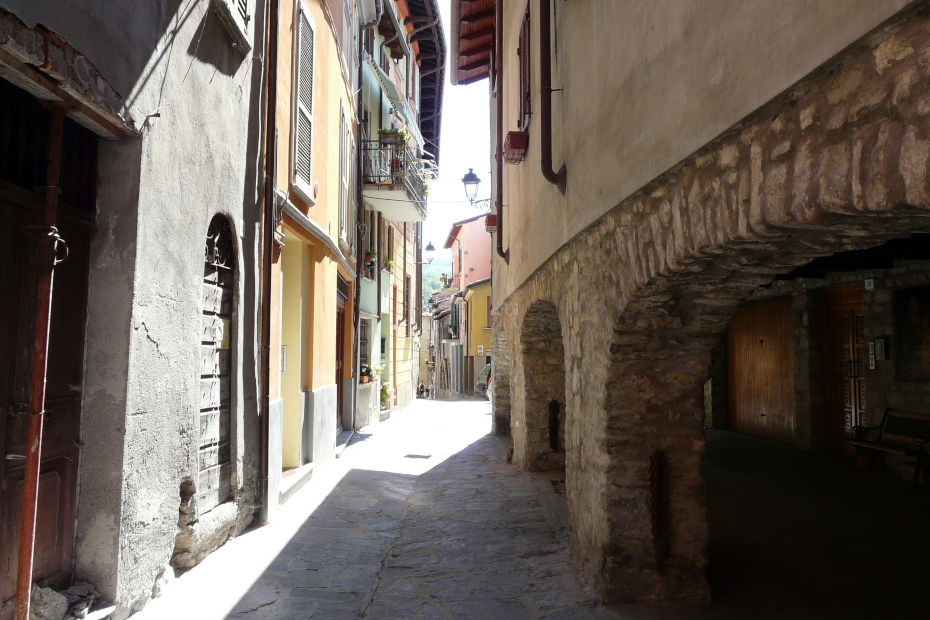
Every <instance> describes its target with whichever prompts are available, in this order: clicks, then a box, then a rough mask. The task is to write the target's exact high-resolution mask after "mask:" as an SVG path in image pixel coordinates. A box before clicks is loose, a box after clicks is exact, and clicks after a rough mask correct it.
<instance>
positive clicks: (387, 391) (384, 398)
mask: <svg viewBox="0 0 930 620" xmlns="http://www.w3.org/2000/svg"><path fill="white" fill-rule="evenodd" d="M393 398H394V390H393V389H391V384H390V383H383V384H381V408H382V409H384V408H386V407H387V406H388V403H389V402H390V401H391V400H393Z"/></svg>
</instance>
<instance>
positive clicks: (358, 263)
mask: <svg viewBox="0 0 930 620" xmlns="http://www.w3.org/2000/svg"><path fill="white" fill-rule="evenodd" d="M375 6H377V9H375V17H374V19H372V20H371V21H370V22H368V23H367V24H363V25H362V27H361V30H360V31H359V33H360V34H359V37H358V49H357V50H356V53H357V54H358V96H357V98H358V102H357V104H356V106H355V114H356V119H355V121H356V122H355V126H356V128H357V131H356V135H357V136H358V139H357V143H358V157H357V158H356V159H357V161H356V165H357V169H356V171H355V180H356V184H355V185H356V187H355V194H356V200H357V201H358V202H357V204H356V206H355V220H356V221H355V229H356V240H357V241H356V246H355V247H356V248H358V249H357V250H356V259H355V312H354V315H353V317H352V319H353V321H354V322H355V323H354V327H355V346H354V347H353V348H352V349H353V355H352V367H353V372H354V369H357V368H358V363H359V346H360V343H361V340H360V339H361V335H362V334H361V331H362V315H361V311H362V310H361V303H362V269H367V268H368V267H367V265H368V257H367V256H364V257H363V256H362V255H361V251H362V245H363V244H362V234H363V233H362V219H363V218H364V217H365V200H364V194H363V190H364V183H363V182H362V181H363V180H364V176H363V175H364V174H365V155H364V153H365V152H364V150H363V149H362V126H363V124H364V123H367V118H368V117H367V115H365V116H363V115H362V110H363V109H364V106H365V87H364V85H363V82H364V79H365V74H364V69H363V67H364V66H365V58H364V56H365V32H367V31H368V29H369V28H374V26H375V24H377V23H378V22H379V21H381V13H382V11H384V5H383V4H382V0H378V2H377V4H376V5H375ZM372 37H374V35H372ZM365 137H366V138H367V137H368V136H367V133H366V136H365ZM366 229H367V228H366ZM373 232H374V231H373V230H369V231H368V238H369V239H371V235H372V233H373ZM372 249H374V248H369V250H372ZM379 269H380V267H379ZM380 296H381V290H380V289H379V290H378V297H379V298H380ZM369 346H371V345H370V344H369ZM370 361H371V360H370V359H369V362H370ZM357 392H358V388H356V396H357ZM355 410H358V405H356V407H355ZM355 410H353V411H352V429H353V430H355Z"/></svg>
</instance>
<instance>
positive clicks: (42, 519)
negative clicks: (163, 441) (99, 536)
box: [0, 186, 89, 601]
mask: <svg viewBox="0 0 930 620" xmlns="http://www.w3.org/2000/svg"><path fill="white" fill-rule="evenodd" d="M40 207H41V199H40V198H37V197H36V196H35V195H34V194H32V193H30V192H21V191H19V190H16V189H14V188H9V187H7V186H3V187H0V333H2V334H3V336H2V337H0V347H2V349H0V412H2V413H0V415H2V419H0V447H2V449H3V458H2V460H0V485H2V488H0V599H2V600H4V601H5V600H7V599H10V598H11V597H12V596H13V594H14V589H15V584H16V559H17V554H18V548H19V527H20V520H21V519H20V517H21V509H22V498H23V471H24V459H23V458H22V455H24V454H25V453H26V427H27V419H26V418H25V416H21V415H16V414H15V412H16V411H17V410H19V409H21V405H20V403H25V402H27V401H28V393H29V373H30V371H31V368H30V365H31V355H32V338H33V328H34V324H35V286H36V283H35V276H36V274H35V268H34V263H33V262H32V260H31V248H32V245H33V242H32V241H31V240H30V238H29V237H28V236H27V235H26V234H25V233H24V232H23V228H24V227H25V226H27V225H30V224H34V223H37V222H39V221H40V217H39V211H38V208H40ZM58 228H59V230H60V234H61V236H62V238H64V239H65V240H66V242H67V243H68V248H69V250H70V254H69V257H68V259H67V260H66V261H65V262H63V263H62V264H60V265H59V266H58V267H57V268H56V269H55V277H54V297H53V304H52V313H51V327H50V333H49V352H48V373H47V380H46V404H45V409H46V416H45V430H44V436H43V442H42V461H41V471H40V476H39V507H38V521H37V524H36V553H35V565H34V578H35V579H36V580H37V581H40V582H44V583H49V584H52V585H62V584H65V583H67V582H68V581H69V580H70V578H71V556H72V548H73V539H74V501H75V484H76V471H77V462H78V440H79V425H80V415H81V393H82V385H83V374H84V373H83V350H84V318H85V307H86V291H87V260H88V241H89V227H88V225H87V224H86V223H85V222H83V221H81V219H80V218H79V217H77V216H75V217H73V218H69V217H67V215H66V214H65V213H62V214H61V215H60V217H59V225H58Z"/></svg>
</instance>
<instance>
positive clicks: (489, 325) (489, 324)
mask: <svg viewBox="0 0 930 620" xmlns="http://www.w3.org/2000/svg"><path fill="white" fill-rule="evenodd" d="M488 327H492V325H491V296H490V295H488Z"/></svg>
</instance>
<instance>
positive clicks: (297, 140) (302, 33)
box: [294, 8, 314, 187]
mask: <svg viewBox="0 0 930 620" xmlns="http://www.w3.org/2000/svg"><path fill="white" fill-rule="evenodd" d="M313 38H314V34H313V27H312V26H311V25H310V20H309V19H308V18H307V14H306V13H305V12H304V10H303V8H301V9H300V11H299V12H298V17H297V46H296V47H297V54H296V56H297V63H296V64H297V68H296V73H297V79H296V84H297V88H296V89H295V91H294V99H295V102H294V103H295V107H296V112H295V114H294V122H295V127H294V177H295V179H296V180H298V181H303V182H304V183H305V184H306V185H307V186H308V187H309V186H310V185H311V184H312V182H311V179H312V178H313V174H312V169H311V161H312V159H311V151H312V145H313Z"/></svg>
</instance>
